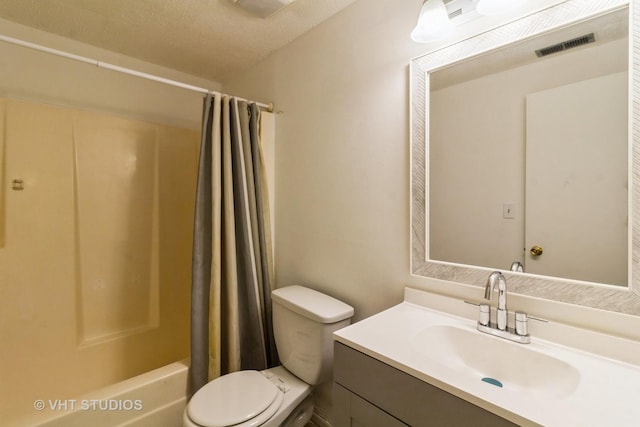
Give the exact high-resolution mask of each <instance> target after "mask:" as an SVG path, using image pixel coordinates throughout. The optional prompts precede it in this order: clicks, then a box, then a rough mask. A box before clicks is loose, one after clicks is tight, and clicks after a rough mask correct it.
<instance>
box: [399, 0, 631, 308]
mask: <svg viewBox="0 0 640 427" xmlns="http://www.w3.org/2000/svg"><path fill="white" fill-rule="evenodd" d="M629 13H630V12H629V1H623V0H610V1H586V0H569V1H566V2H564V3H560V4H558V5H556V6H554V7H551V8H548V9H545V10H543V11H541V12H538V13H535V14H533V15H530V16H527V17H525V18H522V19H520V20H518V21H515V22H512V23H510V24H508V25H504V26H502V27H499V28H497V29H494V30H491V31H488V32H486V33H483V34H480V35H478V36H476V37H472V38H470V39H467V40H464V41H462V42H459V43H456V44H454V45H451V46H449V47H446V48H444V49H440V50H437V51H434V52H432V53H429V54H427V55H424V56H421V57H418V58H416V59H414V60H413V61H412V63H411V83H412V85H411V91H412V94H411V102H412V108H411V114H412V121H411V123H412V273H414V274H416V275H421V276H428V277H435V278H440V279H445V280H452V281H456V282H461V283H466V284H476V285H480V284H483V283H484V280H486V276H487V271H488V270H489V269H497V270H501V271H504V272H508V274H509V277H508V280H509V287H510V290H511V291H512V292H517V293H521V294H524V295H530V296H537V297H542V298H546V299H552V300H556V301H563V302H569V303H574V304H580V305H585V306H589V307H594V308H602V309H606V310H612V311H618V312H623V313H628V314H640V298H639V297H637V296H636V295H635V293H634V291H636V292H637V290H638V288H640V284H638V283H635V282H634V280H633V278H634V277H635V278H639V277H640V276H638V274H636V273H635V272H634V271H633V270H634V268H633V267H634V264H633V262H632V260H633V259H637V256H634V253H633V252H634V250H633V248H634V247H637V245H638V243H640V240H639V239H638V235H637V232H635V231H634V227H635V228H637V227H638V221H637V220H636V221H635V222H634V221H633V218H632V217H633V216H634V215H637V212H634V211H633V210H632V209H631V206H633V198H634V197H637V196H634V191H633V189H635V188H637V187H638V184H640V182H639V181H638V178H637V177H636V175H637V173H638V170H632V167H630V166H629V165H633V164H634V163H635V162H633V161H630V160H632V159H637V156H638V155H637V154H636V155H635V156H634V154H633V151H632V148H633V149H636V148H637V147H636V146H637V145H638V143H637V142H636V143H635V144H634V141H636V140H637V138H638V135H635V134H634V132H633V126H630V123H632V122H633V119H634V117H635V116H636V115H637V112H636V111H633V108H632V106H633V103H632V102H630V101H631V100H632V99H631V95H630V94H632V91H630V90H629V82H634V81H637V78H638V76H637V75H636V74H637V73H638V72H637V71H635V72H634V71H631V73H630V70H636V69H637V66H636V67H634V66H633V59H634V58H630V57H629V52H632V51H633V50H632V49H630V45H631V44H635V45H636V46H637V41H634V40H633V37H634V34H633V32H632V31H631V30H630V28H632V26H630V23H631V22H632V19H631V18H630V16H629ZM630 35H631V42H630ZM630 77H631V78H630ZM635 132H636V133H637V132H638V131H637V130H636V131H635ZM636 211H637V209H636ZM630 212H632V213H633V214H634V215H630ZM516 269H517V270H519V272H516V271H511V270H516ZM638 280H639V279H636V282H637V281H638Z"/></svg>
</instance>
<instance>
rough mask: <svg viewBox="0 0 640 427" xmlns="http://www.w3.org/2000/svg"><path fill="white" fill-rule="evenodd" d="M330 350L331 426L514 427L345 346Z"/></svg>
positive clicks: (338, 344) (453, 396)
mask: <svg viewBox="0 0 640 427" xmlns="http://www.w3.org/2000/svg"><path fill="white" fill-rule="evenodd" d="M334 349H335V352H334V358H335V359H334V364H335V365H334V382H335V384H334V389H333V392H334V422H335V427H341V426H354V425H355V426H365V427H395V426H407V425H408V426H434V427H436V426H438V427H439V426H451V427H455V426H460V427H464V426H469V425H473V426H477V427H483V426H486V427H502V426H514V425H516V424H513V423H511V422H510V421H508V420H505V419H504V418H501V417H499V416H497V415H495V414H492V413H491V412H489V411H487V410H485V409H482V408H480V407H478V406H476V405H473V404H471V403H469V402H467V401H465V400H464V399H461V398H459V397H456V396H455V395H453V394H450V393H447V392H445V391H443V390H441V389H439V388H438V387H435V386H433V385H431V384H429V383H427V382H424V381H421V380H419V379H417V378H415V377H413V376H411V375H409V374H407V373H405V372H403V371H401V370H399V369H396V368H394V367H392V366H389V365H387V364H385V363H383V362H380V361H379V360H377V359H375V358H373V357H370V356H367V355H366V354H364V353H361V352H359V351H357V350H354V349H353V348H351V347H349V346H346V345H344V344H341V343H339V342H336V344H335V347H334Z"/></svg>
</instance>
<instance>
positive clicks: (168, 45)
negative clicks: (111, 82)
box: [0, 0, 355, 81]
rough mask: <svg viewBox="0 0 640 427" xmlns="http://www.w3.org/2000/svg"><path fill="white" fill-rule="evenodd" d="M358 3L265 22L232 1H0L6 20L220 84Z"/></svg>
mask: <svg viewBox="0 0 640 427" xmlns="http://www.w3.org/2000/svg"><path fill="white" fill-rule="evenodd" d="M354 1H355V0H297V1H294V2H293V3H292V4H290V5H288V6H286V7H285V8H283V9H281V10H279V11H278V12H276V13H275V14H273V15H271V16H270V17H268V18H260V17H258V16H254V15H252V14H250V13H249V12H247V11H245V10H244V9H242V8H240V7H239V6H237V5H235V4H234V3H233V2H232V1H231V0H0V18H3V19H6V20H8V21H12V22H16V23H19V24H22V25H26V26H29V27H33V28H37V29H39V30H43V31H47V32H50V33H54V34H57V35H60V36H63V37H67V38H70V39H73V40H77V41H80V42H83V43H87V44H90V45H93V46H97V47H100V48H103V49H107V50H110V51H113V52H117V53H121V54H124V55H127V56H131V57H135V58H138V59H141V60H144V61H147V62H151V63H154V64H157V65H162V66H165V67H169V68H173V69H176V70H180V71H183V72H186V73H189V74H192V75H195V76H199V77H204V78H207V79H210V80H215V81H221V80H224V78H225V77H226V76H228V75H230V74H233V73H237V72H239V71H242V70H244V69H247V68H249V67H251V66H252V65H254V64H255V63H257V62H259V61H260V60H261V59H263V58H264V57H266V56H267V55H268V54H269V53H271V52H273V51H275V50H277V49H278V48H280V47H282V46H284V45H286V44H287V43H289V42H291V41H292V40H294V39H295V38H297V37H298V36H300V35H301V34H303V33H304V32H306V31H308V30H310V29H311V28H313V27H314V26H316V25H318V24H319V23H321V22H322V21H324V20H326V19H327V18H329V17H331V16H332V15H334V14H335V13H337V12H339V11H340V10H342V9H343V8H345V7H346V6H348V5H350V4H351V3H353V2H354ZM0 33H1V29H0Z"/></svg>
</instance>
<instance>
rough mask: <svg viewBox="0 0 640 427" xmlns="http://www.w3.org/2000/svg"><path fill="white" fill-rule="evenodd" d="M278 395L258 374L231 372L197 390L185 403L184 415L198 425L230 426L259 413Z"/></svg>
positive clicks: (278, 392) (276, 389) (276, 390)
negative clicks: (186, 406)
mask: <svg viewBox="0 0 640 427" xmlns="http://www.w3.org/2000/svg"><path fill="white" fill-rule="evenodd" d="M279 394H280V391H279V390H278V388H277V387H276V386H275V385H274V384H273V383H272V382H271V381H269V380H268V379H266V378H265V377H264V376H263V375H262V374H260V373H259V372H258V371H239V372H234V373H231V374H227V375H223V376H221V377H219V378H216V379H215V380H213V381H211V382H210V383H208V384H207V385H205V386H204V387H202V388H201V389H200V390H198V391H197V392H196V394H194V395H193V397H192V398H191V401H190V402H189V405H188V408H187V413H188V415H189V418H190V419H191V420H192V421H194V422H195V423H197V424H199V425H201V426H205V427H224V426H232V425H234V424H240V423H243V422H245V421H247V420H250V419H251V418H254V417H256V416H257V415H259V414H260V413H262V412H263V411H264V410H265V409H267V408H268V407H269V406H271V404H272V403H274V401H275V400H276V397H278V395H279Z"/></svg>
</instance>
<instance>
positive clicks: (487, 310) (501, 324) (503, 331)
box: [478, 271, 531, 344]
mask: <svg viewBox="0 0 640 427" xmlns="http://www.w3.org/2000/svg"><path fill="white" fill-rule="evenodd" d="M496 283H497V284H498V307H497V309H496V323H495V324H494V323H491V307H490V306H489V304H480V320H478V330H479V331H480V332H484V333H487V334H490V335H494V336H497V337H500V338H505V339H508V340H510V341H515V342H519V343H522V344H528V343H530V342H531V336H530V335H529V331H528V328H527V319H528V316H527V314H526V313H523V312H516V313H515V318H516V327H515V328H509V327H508V325H507V318H508V314H509V312H508V311H507V280H506V279H505V278H504V275H503V274H502V273H501V272H499V271H494V272H493V273H491V274H490V275H489V279H487V285H486V286H485V288H484V298H485V299H486V300H491V297H492V296H493V291H494V290H495V288H496Z"/></svg>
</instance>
